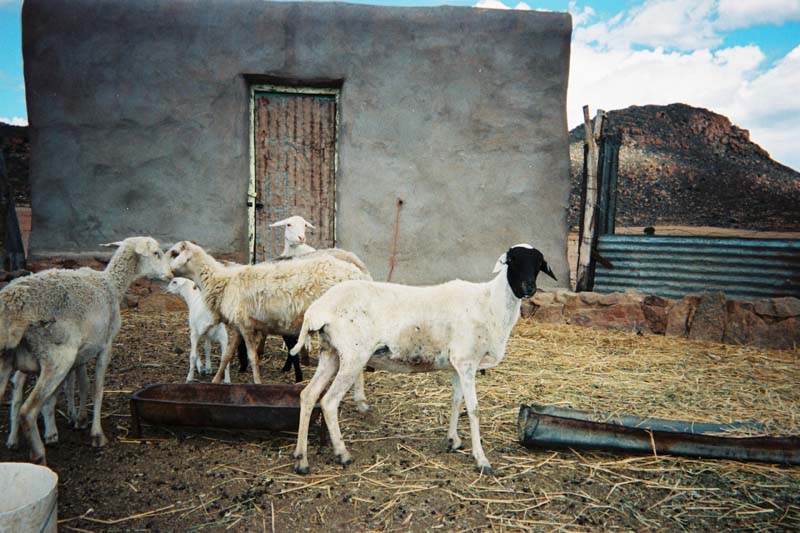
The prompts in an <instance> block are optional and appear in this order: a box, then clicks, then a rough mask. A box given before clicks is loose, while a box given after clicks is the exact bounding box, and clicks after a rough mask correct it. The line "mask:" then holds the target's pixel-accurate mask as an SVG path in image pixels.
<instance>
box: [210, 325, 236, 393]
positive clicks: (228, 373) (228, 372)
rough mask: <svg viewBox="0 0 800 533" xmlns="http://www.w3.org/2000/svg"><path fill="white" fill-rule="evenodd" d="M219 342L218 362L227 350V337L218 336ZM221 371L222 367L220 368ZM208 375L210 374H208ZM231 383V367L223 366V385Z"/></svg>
mask: <svg viewBox="0 0 800 533" xmlns="http://www.w3.org/2000/svg"><path fill="white" fill-rule="evenodd" d="M218 340H219V353H220V360H221V359H222V354H224V353H225V351H226V350H227V349H228V337H227V335H220V336H219V337H218ZM220 370H222V367H220ZM209 373H210V372H209ZM230 382H231V366H230V365H225V383H230Z"/></svg>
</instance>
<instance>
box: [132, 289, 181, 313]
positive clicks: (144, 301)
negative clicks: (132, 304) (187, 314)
mask: <svg viewBox="0 0 800 533" xmlns="http://www.w3.org/2000/svg"><path fill="white" fill-rule="evenodd" d="M137 308H138V310H139V311H140V312H142V313H163V312H165V311H186V303H185V302H184V301H183V299H182V298H180V297H178V296H173V295H172V294H165V293H163V292H154V293H152V294H150V295H149V296H145V297H142V298H141V299H139V304H138V306H137Z"/></svg>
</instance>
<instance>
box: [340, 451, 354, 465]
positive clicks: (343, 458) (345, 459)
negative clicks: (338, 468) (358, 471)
mask: <svg viewBox="0 0 800 533" xmlns="http://www.w3.org/2000/svg"><path fill="white" fill-rule="evenodd" d="M336 459H337V460H338V461H339V464H340V465H342V466H347V465H349V464H351V463H352V462H353V458H352V457H350V455H349V454H348V455H344V454H341V455H337V456H336Z"/></svg>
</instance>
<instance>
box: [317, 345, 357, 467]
mask: <svg viewBox="0 0 800 533" xmlns="http://www.w3.org/2000/svg"><path fill="white" fill-rule="evenodd" d="M368 359H369V355H367V356H366V357H365V358H364V359H363V360H350V361H342V360H340V361H339V372H337V373H336V377H335V378H334V379H333V383H331V386H330V387H329V388H328V392H326V393H325V396H323V397H322V400H321V401H320V407H321V408H322V414H323V415H324V416H325V424H327V426H328V432H329V433H330V436H331V445H332V446H333V453H334V455H336V457H337V459H338V460H339V463H340V464H343V465H349V464H350V463H352V462H353V459H352V458H351V457H350V452H348V451H347V448H346V447H345V445H344V440H343V439H342V432H341V430H340V429H339V404H341V403H342V399H343V398H344V396H345V394H347V391H349V390H350V387H352V386H353V384H354V383H355V382H356V381H357V380H358V375H359V374H360V373H361V369H362V368H364V364H366V362H367V360H368Z"/></svg>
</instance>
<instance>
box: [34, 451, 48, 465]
mask: <svg viewBox="0 0 800 533" xmlns="http://www.w3.org/2000/svg"><path fill="white" fill-rule="evenodd" d="M30 458H31V463H33V464H35V465H42V466H47V459H46V458H45V456H44V455H38V456H34V455H33V454H31V455H30Z"/></svg>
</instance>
